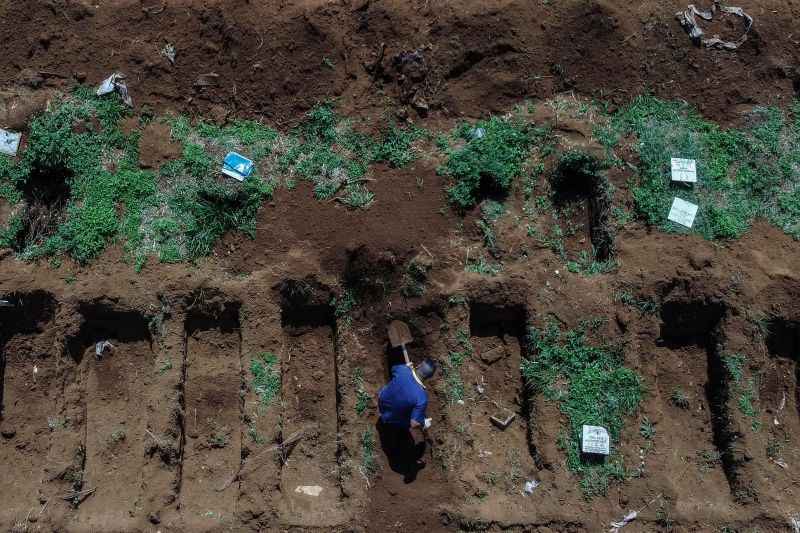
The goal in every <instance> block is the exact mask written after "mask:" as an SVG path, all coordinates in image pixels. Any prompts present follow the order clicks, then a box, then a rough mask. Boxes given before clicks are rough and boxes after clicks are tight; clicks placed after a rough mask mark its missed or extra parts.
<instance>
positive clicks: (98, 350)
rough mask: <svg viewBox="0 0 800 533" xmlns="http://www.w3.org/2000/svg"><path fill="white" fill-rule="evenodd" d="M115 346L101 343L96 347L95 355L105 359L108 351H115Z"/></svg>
mask: <svg viewBox="0 0 800 533" xmlns="http://www.w3.org/2000/svg"><path fill="white" fill-rule="evenodd" d="M113 348H114V345H113V344H111V343H110V342H108V341H99V342H98V343H97V344H95V345H94V353H95V355H97V357H103V354H104V353H105V351H106V350H110V349H113Z"/></svg>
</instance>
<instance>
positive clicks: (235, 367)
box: [179, 291, 244, 529]
mask: <svg viewBox="0 0 800 533" xmlns="http://www.w3.org/2000/svg"><path fill="white" fill-rule="evenodd" d="M240 308H241V304H240V303H239V302H237V301H231V300H228V299H226V298H225V297H224V296H223V295H221V294H219V293H217V292H216V291H197V292H195V293H194V295H193V296H192V298H191V302H190V305H189V307H188V309H187V314H186V323H185V333H186V341H185V343H184V349H185V352H184V362H183V380H182V383H183V405H182V408H183V418H182V423H183V428H182V429H183V431H182V435H183V441H182V445H181V467H180V474H179V478H180V482H179V493H180V510H181V514H182V516H183V520H184V523H185V524H186V526H187V528H198V529H203V528H206V527H211V525H212V524H217V525H218V524H219V522H228V521H230V520H231V519H232V518H233V516H232V512H233V509H235V508H236V500H237V498H238V484H236V483H227V482H226V481H227V480H229V479H230V478H231V476H233V475H235V474H236V473H237V472H238V471H239V467H240V465H241V450H242V438H241V434H242V432H241V423H242V414H243V407H244V406H243V397H242V395H241V387H242V363H241V343H242V339H241V330H240Z"/></svg>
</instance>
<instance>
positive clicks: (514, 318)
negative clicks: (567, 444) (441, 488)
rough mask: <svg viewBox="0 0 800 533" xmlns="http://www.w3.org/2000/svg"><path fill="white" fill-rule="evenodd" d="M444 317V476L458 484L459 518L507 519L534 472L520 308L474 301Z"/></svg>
mask: <svg viewBox="0 0 800 533" xmlns="http://www.w3.org/2000/svg"><path fill="white" fill-rule="evenodd" d="M449 318H450V319H451V321H450V322H449V326H450V335H451V336H452V339H453V341H454V342H453V344H451V345H450V346H449V350H448V353H447V354H446V355H445V361H444V363H443V365H444V368H443V370H444V372H443V376H442V379H443V380H444V387H445V396H446V403H447V407H446V410H447V412H448V418H449V420H448V426H449V427H448V435H447V436H446V437H445V439H446V440H447V441H448V443H447V444H446V450H447V452H446V453H448V454H452V457H451V460H450V464H449V468H451V469H453V472H452V473H451V475H450V476H451V480H456V479H457V480H459V481H460V482H461V487H462V489H463V498H464V503H463V504H462V505H461V506H460V507H461V508H460V510H459V512H460V513H461V514H462V515H463V516H464V519H466V520H471V519H478V517H480V520H481V521H483V522H492V521H505V520H507V519H510V520H511V521H512V522H513V521H514V519H513V518H511V517H514V516H516V515H517V513H518V510H519V506H520V505H522V504H523V503H524V500H525V495H524V493H523V485H524V483H525V482H526V481H528V480H530V479H536V478H537V477H538V476H536V475H535V472H536V470H537V468H536V465H535V461H534V459H533V457H532V455H531V451H533V450H534V448H533V447H532V446H531V445H530V442H531V440H530V429H529V425H530V420H529V415H530V412H531V410H530V405H529V398H528V391H527V390H526V387H525V386H524V382H523V379H522V376H521V374H520V366H521V363H522V359H523V357H526V343H525V332H526V324H527V319H528V316H527V310H526V309H525V307H524V306H523V305H518V304H511V303H505V302H504V303H485V302H480V301H473V302H471V303H470V304H469V305H468V306H463V307H462V310H461V311H460V312H457V313H455V314H453V316H451V317H449Z"/></svg>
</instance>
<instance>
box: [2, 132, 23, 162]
mask: <svg viewBox="0 0 800 533" xmlns="http://www.w3.org/2000/svg"><path fill="white" fill-rule="evenodd" d="M21 140H22V134H21V133H15V132H13V131H7V130H2V129H0V154H6V155H10V156H11V157H14V156H16V155H17V150H19V142H20V141H21Z"/></svg>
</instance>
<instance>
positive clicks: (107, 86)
mask: <svg viewBox="0 0 800 533" xmlns="http://www.w3.org/2000/svg"><path fill="white" fill-rule="evenodd" d="M124 80H125V74H120V73H119V72H115V73H114V74H112V75H111V76H109V77H108V78H106V79H105V80H103V83H101V84H100V87H98V88H97V96H103V95H104V94H109V93H113V92H114V91H116V92H117V93H118V94H119V95H120V96H121V97H122V101H123V102H125V105H126V106H128V107H133V98H131V96H130V95H129V94H128V85H127V84H126V83H125V81H124Z"/></svg>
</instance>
